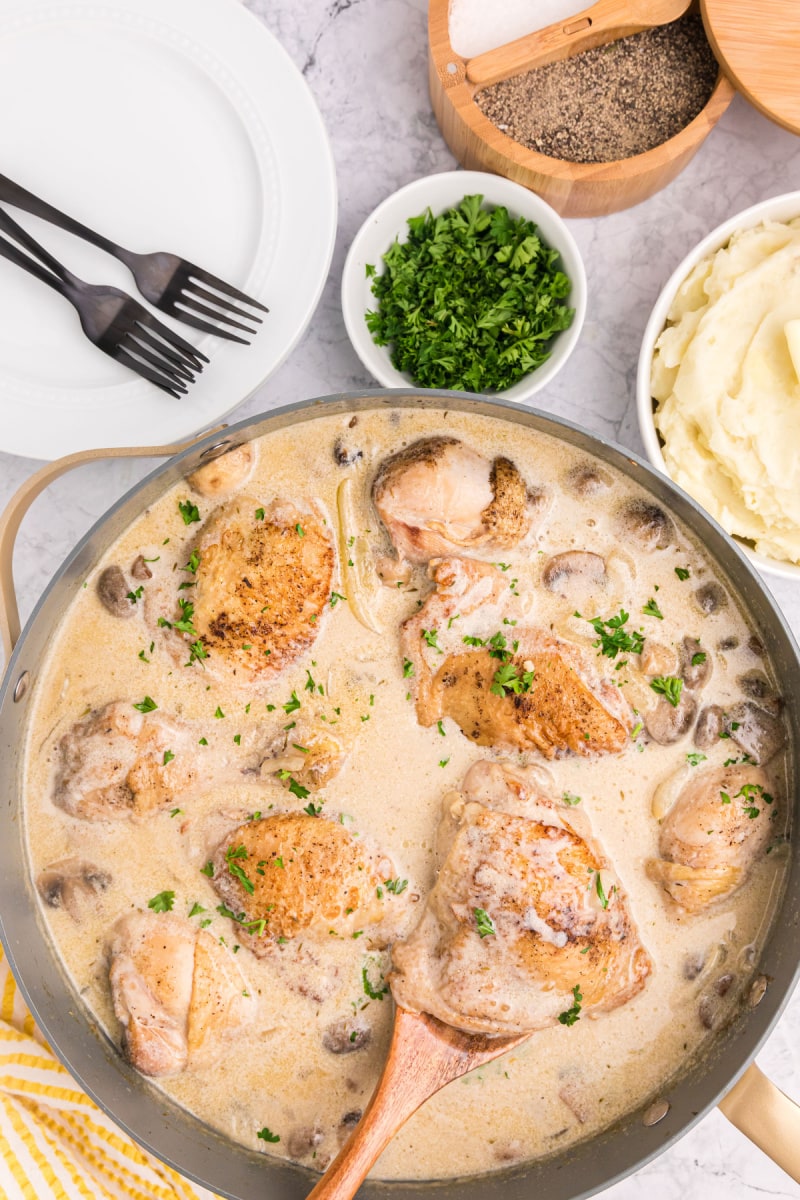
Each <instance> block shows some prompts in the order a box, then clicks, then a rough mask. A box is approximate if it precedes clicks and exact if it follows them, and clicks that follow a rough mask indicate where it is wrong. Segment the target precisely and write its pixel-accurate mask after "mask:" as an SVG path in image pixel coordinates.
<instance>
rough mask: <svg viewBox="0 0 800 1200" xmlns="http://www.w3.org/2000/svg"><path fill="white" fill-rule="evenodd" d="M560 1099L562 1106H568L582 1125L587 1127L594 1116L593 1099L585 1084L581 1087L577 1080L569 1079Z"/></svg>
mask: <svg viewBox="0 0 800 1200" xmlns="http://www.w3.org/2000/svg"><path fill="white" fill-rule="evenodd" d="M558 1098H559V1100H560V1101H561V1103H562V1104H566V1106H567V1108H568V1109H569V1111H570V1112H571V1113H572V1115H573V1116H574V1117H575V1119H576V1120H577V1121H578V1123H579V1124H580V1125H585V1124H586V1122H587V1121H588V1120H589V1119H590V1117H591V1115H592V1097H591V1092H590V1091H589V1090H588V1089H587V1087H586V1084H585V1083H584V1084H583V1085H581V1083H580V1082H579V1081H578V1080H577V1079H568V1080H567V1081H566V1083H564V1084H562V1085H561V1088H560V1089H559V1092H558Z"/></svg>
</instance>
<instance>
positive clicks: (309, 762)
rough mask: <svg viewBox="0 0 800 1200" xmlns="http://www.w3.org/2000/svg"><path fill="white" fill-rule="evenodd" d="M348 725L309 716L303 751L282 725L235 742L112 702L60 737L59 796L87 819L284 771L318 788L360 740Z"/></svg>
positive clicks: (149, 812) (202, 725)
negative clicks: (335, 731)
mask: <svg viewBox="0 0 800 1200" xmlns="http://www.w3.org/2000/svg"><path fill="white" fill-rule="evenodd" d="M309 707H310V706H309ZM343 726H344V732H343V733H342V736H341V737H340V738H334V737H333V736H332V735H331V734H330V733H329V732H328V731H327V729H325V727H324V726H320V727H317V726H316V725H315V724H314V722H313V719H312V718H311V717H310V716H309V717H307V719H306V721H305V723H304V724H302V725H301V727H300V733H301V734H302V736H303V743H301V744H303V745H304V748H305V752H304V753H301V752H300V751H298V750H294V749H293V748H292V747H291V745H290V744H289V743H288V742H287V735H286V733H285V731H283V730H282V729H281V730H275V729H274V728H270V727H269V726H263V725H257V726H255V727H253V728H251V729H250V730H248V732H247V733H246V734H245V735H244V738H243V739H242V741H241V744H240V745H232V744H231V743H230V741H229V740H227V739H225V740H222V739H220V738H219V737H218V736H217V737H215V736H214V734H213V732H212V731H210V730H209V727H208V722H190V721H180V720H178V719H177V718H176V717H170V716H167V715H165V714H164V713H163V712H162V711H161V710H160V709H159V710H156V711H152V712H146V713H142V712H137V710H136V709H135V708H134V706H133V705H132V704H130V703H127V702H123V701H121V700H117V701H113V702H112V703H111V704H106V705H105V706H104V707H103V708H101V709H98V710H97V711H95V712H93V713H90V714H89V716H88V717H86V718H85V719H84V720H82V721H76V723H75V724H74V725H73V726H72V728H71V729H70V730H69V731H68V732H67V733H66V734H65V735H64V737H62V739H61V741H60V743H59V746H58V765H57V767H56V775H55V785H54V790H53V801H54V803H55V804H57V805H58V806H59V808H63V809H64V810H65V811H66V812H68V813H69V814H70V815H71V816H73V817H79V818H80V819H81V820H85V821H120V820H131V819H133V820H143V819H146V818H148V817H152V816H153V815H154V814H156V813H158V812H161V811H163V810H164V809H167V808H172V807H173V805H175V804H178V803H181V802H183V801H185V800H189V799H191V797H192V796H193V795H199V794H201V793H202V792H206V791H208V790H209V789H210V788H212V787H216V786H218V785H219V784H221V783H231V784H236V783H242V782H244V781H245V778H246V779H247V781H248V782H251V783H252V782H254V781H259V782H262V783H265V784H272V783H275V782H276V779H275V777H276V775H278V774H279V773H280V772H281V771H282V770H283V771H287V770H288V771H291V772H292V775H293V778H294V779H295V781H296V782H297V783H298V784H301V785H307V786H309V787H312V788H320V787H322V786H323V785H324V784H325V783H328V782H329V781H330V780H331V779H332V778H333V777H334V776H335V775H336V774H337V772H338V771H339V770H340V768H341V767H342V764H343V763H344V761H345V759H346V757H347V753H348V751H349V749H350V748H351V747H352V744H353V742H354V740H355V737H354V735H353V733H352V729H349V728H348V727H347V726H346V724H345V723H343ZM205 734H210V739H211V740H210V741H209V739H208V738H206V737H205V736H204V735H205ZM295 736H299V734H296V735H295ZM201 737H202V738H203V742H204V749H203V750H202V752H200V751H199V750H198V744H199V741H200V738H201Z"/></svg>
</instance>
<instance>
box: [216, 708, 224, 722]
mask: <svg viewBox="0 0 800 1200" xmlns="http://www.w3.org/2000/svg"><path fill="white" fill-rule="evenodd" d="M214 716H215V717H216V718H217V720H218V721H221V720H222V718H223V717H224V716H225V713H224V712H223V711H222V709H221V708H220V706H219V705H217V711H216V712H215V713H214Z"/></svg>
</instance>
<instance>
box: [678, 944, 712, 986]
mask: <svg viewBox="0 0 800 1200" xmlns="http://www.w3.org/2000/svg"><path fill="white" fill-rule="evenodd" d="M705 965H706V954H705V951H703V950H693V951H692V952H691V953H690V954H687V956H686V958H685V959H684V960H683V978H684V979H687V980H688V981H689V982H690V983H692V982H694V980H695V979H698V978H699V977H700V975H702V973H703V968H704V967H705Z"/></svg>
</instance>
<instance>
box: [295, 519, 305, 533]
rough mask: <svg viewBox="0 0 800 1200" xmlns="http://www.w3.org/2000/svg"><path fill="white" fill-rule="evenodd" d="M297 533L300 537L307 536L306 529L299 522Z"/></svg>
mask: <svg viewBox="0 0 800 1200" xmlns="http://www.w3.org/2000/svg"><path fill="white" fill-rule="evenodd" d="M295 531H296V533H297V536H298V537H305V536H306V531H305V529H303V526H302V525H301V524H300V523H299V522H298V524H297V525H295Z"/></svg>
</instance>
